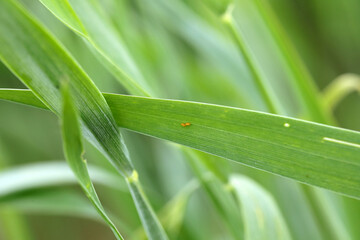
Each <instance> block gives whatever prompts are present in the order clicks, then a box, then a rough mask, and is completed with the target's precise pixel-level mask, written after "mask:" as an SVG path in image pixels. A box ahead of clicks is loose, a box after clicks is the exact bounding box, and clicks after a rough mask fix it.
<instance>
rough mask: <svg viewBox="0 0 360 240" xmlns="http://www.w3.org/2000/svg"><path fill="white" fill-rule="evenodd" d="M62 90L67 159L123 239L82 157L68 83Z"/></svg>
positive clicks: (105, 219) (63, 134) (86, 190)
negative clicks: (101, 200) (105, 208)
mask: <svg viewBox="0 0 360 240" xmlns="http://www.w3.org/2000/svg"><path fill="white" fill-rule="evenodd" d="M62 92H63V94H62V97H63V106H62V118H61V119H62V121H61V124H62V136H63V145H64V152H65V156H66V160H67V162H68V164H69V166H70V167H71V169H72V171H73V172H74V174H75V176H76V177H77V180H78V181H79V183H80V186H81V188H82V189H83V190H84V192H85V193H86V195H87V197H88V198H89V200H90V201H91V203H92V204H93V205H94V207H95V208H96V210H97V211H98V213H99V214H100V215H101V217H102V218H103V219H104V221H105V222H106V223H107V224H108V226H109V227H110V229H111V230H112V231H113V233H114V235H115V236H116V238H117V239H119V240H120V239H121V240H122V239H123V237H122V236H121V234H120V232H119V231H118V230H117V228H116V226H115V225H114V224H113V222H112V221H111V220H110V218H109V217H108V216H107V215H106V213H105V210H104V208H103V206H102V204H101V202H100V200H99V198H98V196H97V194H96V191H95V188H94V186H93V184H92V182H91V179H90V175H89V172H88V169H87V164H86V160H85V159H84V158H83V157H82V155H83V153H84V150H83V145H82V134H81V130H80V120H79V117H78V113H77V112H76V109H75V107H74V105H73V102H72V100H71V96H70V95H69V89H68V86H67V85H66V86H65V87H63V91H62Z"/></svg>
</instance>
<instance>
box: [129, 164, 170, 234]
mask: <svg viewBox="0 0 360 240" xmlns="http://www.w3.org/2000/svg"><path fill="white" fill-rule="evenodd" d="M138 177H139V176H138V173H137V172H136V171H134V172H133V174H132V175H131V176H130V177H128V178H127V179H126V180H127V183H128V186H129V189H130V193H131V195H132V197H133V199H134V202H135V205H136V208H137V209H138V212H139V215H140V219H141V221H142V223H143V226H144V228H145V232H146V233H147V235H148V237H149V239H150V240H166V239H168V238H167V236H166V233H165V231H164V229H163V228H162V226H161V224H160V222H159V220H158V219H157V217H156V214H155V213H154V211H153V210H152V209H151V208H150V204H149V201H148V200H147V198H146V196H145V194H144V192H143V190H142V187H141V185H140V183H139V179H138Z"/></svg>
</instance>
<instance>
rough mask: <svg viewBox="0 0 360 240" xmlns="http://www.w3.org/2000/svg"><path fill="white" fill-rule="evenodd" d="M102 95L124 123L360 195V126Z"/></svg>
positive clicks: (138, 130)
mask: <svg viewBox="0 0 360 240" xmlns="http://www.w3.org/2000/svg"><path fill="white" fill-rule="evenodd" d="M1 92H2V90H1V91H0V98H1V97H2V94H1ZM27 92H28V94H27V98H29V99H31V100H30V103H32V102H33V101H34V98H35V96H34V95H33V94H32V93H31V92H30V91H27ZM4 95H7V94H4ZM24 95H25V94H23V95H22V97H24ZM104 96H105V99H106V101H107V102H108V104H109V106H110V108H111V111H112V112H113V115H114V117H115V119H116V122H117V124H118V125H119V126H120V127H123V128H127V129H130V130H133V131H136V132H139V133H142V134H146V135H150V136H153V137H157V138H160V139H166V140H169V141H173V142H176V143H179V144H182V145H185V146H189V147H191V148H195V149H198V150H201V151H204V152H207V153H210V154H214V155H217V156H220V157H224V158H227V159H230V160H233V161H236V162H239V163H242V164H246V165H248V166H251V167H254V168H258V169H261V170H265V171H268V172H271V173H274V174H278V175H281V176H285V177H288V178H291V179H294V180H297V181H300V182H303V183H306V184H310V185H314V186H319V187H323V188H326V189H329V190H332V191H335V192H338V193H342V194H345V195H347V196H350V197H354V198H360V176H359V174H358V173H359V171H360V133H359V132H355V131H351V130H346V129H342V128H337V127H331V126H327V125H323V124H318V123H313V122H308V121H303V120H299V119H295V118H289V117H283V116H278V115H273V114H268V113H261V112H256V111H250V110H245V109H240V108H232V107H225V106H219V105H212V104H205V103H196V102H187V101H178V100H164V99H153V98H143V97H133V96H125V95H117V94H108V93H106V94H104ZM5 97H6V96H5ZM7 98H9V97H8V96H7ZM12 98H13V99H14V98H15V97H12ZM13 99H12V100H13ZM9 100H11V99H9ZM20 100H21V101H22V102H23V103H24V102H25V100H24V98H21V99H20ZM36 105H37V104H36ZM184 122H189V123H191V125H190V126H186V127H183V126H181V123H184Z"/></svg>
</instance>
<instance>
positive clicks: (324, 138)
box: [323, 137, 360, 148]
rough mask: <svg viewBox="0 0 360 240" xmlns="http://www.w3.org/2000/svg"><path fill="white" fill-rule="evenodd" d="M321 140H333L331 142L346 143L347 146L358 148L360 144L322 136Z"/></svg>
mask: <svg viewBox="0 0 360 240" xmlns="http://www.w3.org/2000/svg"><path fill="white" fill-rule="evenodd" d="M323 140H324V141H328V142H333V143H338V144H343V145H347V146H350V147H356V148H360V144H357V143H352V142H347V141H343V140H339V139H335V138H328V137H323Z"/></svg>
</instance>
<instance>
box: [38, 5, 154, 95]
mask: <svg viewBox="0 0 360 240" xmlns="http://www.w3.org/2000/svg"><path fill="white" fill-rule="evenodd" d="M40 2H42V3H43V4H44V5H45V6H46V7H47V8H48V9H49V10H50V11H51V12H52V13H53V14H54V15H55V16H56V17H57V18H59V19H60V20H61V21H62V22H64V23H65V24H66V25H67V26H69V27H70V28H71V29H72V30H74V31H75V32H76V33H78V34H80V35H82V36H84V37H85V39H86V41H88V42H89V43H90V45H91V46H93V47H94V48H95V50H96V51H97V52H98V53H99V54H98V56H99V57H101V59H102V62H103V63H104V64H105V66H106V67H108V68H109V70H110V71H111V72H112V73H113V74H114V76H115V77H116V78H117V79H118V80H119V81H120V82H121V83H122V84H123V85H124V87H125V88H126V89H128V90H129V91H130V92H131V93H132V94H135V95H142V96H149V93H150V90H149V87H148V86H147V84H146V82H145V79H144V78H143V76H142V74H141V73H140V70H139V69H138V68H137V67H136V65H135V63H134V60H133V59H132V57H131V55H130V54H129V52H128V50H127V48H126V46H125V44H124V42H123V41H122V39H121V37H120V36H119V34H118V32H117V31H116V30H115V29H114V27H113V26H112V24H111V22H110V21H109V20H108V19H107V16H106V15H105V14H104V13H102V12H101V10H100V9H99V7H98V6H97V5H96V3H95V1H87V0H70V1H68V0H64V1H56V0H40ZM70 13H71V14H70Z"/></svg>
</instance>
